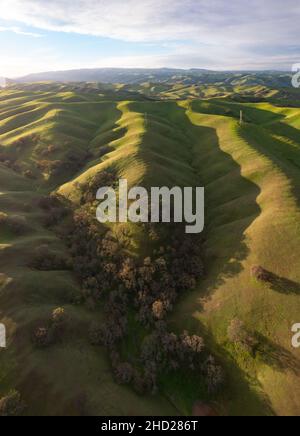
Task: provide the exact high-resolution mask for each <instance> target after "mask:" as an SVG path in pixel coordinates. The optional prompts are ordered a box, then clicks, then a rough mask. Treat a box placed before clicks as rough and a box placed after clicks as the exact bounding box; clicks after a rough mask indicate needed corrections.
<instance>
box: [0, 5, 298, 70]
mask: <svg viewBox="0 0 300 436" xmlns="http://www.w3.org/2000/svg"><path fill="white" fill-rule="evenodd" d="M0 19H2V20H4V21H5V20H6V22H7V23H8V24H10V23H11V22H13V23H17V24H18V25H20V26H22V25H26V26H30V27H31V28H34V29H43V30H52V31H59V32H69V33H77V34H86V35H95V36H102V37H109V38H115V39H119V40H123V41H133V42H147V43H148V42H150V43H159V44H161V46H162V47H164V52H165V53H166V54H165V55H152V56H126V57H124V56H122V55H121V54H120V56H118V57H106V58H105V59H104V60H101V61H99V66H101V65H102V64H104V65H105V66H113V65H115V66H149V67H150V66H151V67H153V66H170V67H176V66H177V67H180V66H181V67H207V68H216V69H218V68H223V69H225V68H226V69H229V68H239V69H250V68H253V69H254V68H256V69H258V68H289V65H291V64H292V63H294V62H295V59H296V60H297V61H299V58H300V42H299V41H300V27H299V22H300V2H299V0H285V2H284V5H283V3H282V0H264V1H261V0H248V1H247V2H244V1H241V0H231V1H228V0H51V1H46V0H0ZM11 30H12V27H11ZM12 31H15V33H21V32H22V34H27V35H30V34H31V36H34V32H32V33H31V32H27V31H26V32H25V31H22V30H21V27H14V30H12ZM178 41H180V43H178ZM297 58H298V59H297ZM75 63H76V62H75ZM78 63H79V62H78ZM46 65H47V68H46V69H52V70H53V69H55V68H56V67H55V66H54V64H53V65H52V64H51V65H50V63H49V61H48V62H46ZM55 65H56V64H55ZM73 66H74V65H69V67H70V68H71V67H73ZM96 66H98V65H97V61H93V63H92V64H90V65H87V64H84V65H79V67H96ZM61 69H62V68H61ZM32 70H33V69H32ZM35 71H37V70H36V69H35Z"/></svg>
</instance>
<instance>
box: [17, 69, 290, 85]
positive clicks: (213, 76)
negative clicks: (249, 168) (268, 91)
mask: <svg viewBox="0 0 300 436" xmlns="http://www.w3.org/2000/svg"><path fill="white" fill-rule="evenodd" d="M237 80H238V81H239V82H241V83H243V84H247V85H266V86H277V87H278V86H290V75H289V74H288V73H283V72H276V71H265V72H247V71H245V72H231V71H229V72H216V71H209V70H203V69H202V70H201V69H190V70H182V69H169V68H160V69H143V68H128V69H127V68H126V69H125V68H100V69H82V70H69V71H53V72H44V73H38V74H30V75H27V76H25V77H21V78H19V79H17V80H16V81H17V82H21V83H24V82H48V81H54V82H102V83H123V84H135V83H136V84H138V83H144V82H153V83H158V82H166V81H169V82H178V81H180V82H182V83H184V84H201V83H202V84H205V83H208V84H212V83H218V84H219V83H220V82H221V83H224V84H227V85H230V84H234V82H235V81H237Z"/></svg>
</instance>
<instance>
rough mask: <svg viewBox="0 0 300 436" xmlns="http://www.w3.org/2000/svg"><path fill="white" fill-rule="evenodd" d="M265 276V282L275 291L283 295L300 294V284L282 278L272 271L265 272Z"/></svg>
mask: <svg viewBox="0 0 300 436" xmlns="http://www.w3.org/2000/svg"><path fill="white" fill-rule="evenodd" d="M265 274H266V280H265V282H266V283H268V285H269V286H270V288H271V289H272V290H273V291H276V292H279V293H281V294H296V295H297V294H300V284H299V283H297V282H294V281H292V280H289V279H286V278H285V277H280V276H278V275H276V274H274V273H272V272H270V271H266V270H265Z"/></svg>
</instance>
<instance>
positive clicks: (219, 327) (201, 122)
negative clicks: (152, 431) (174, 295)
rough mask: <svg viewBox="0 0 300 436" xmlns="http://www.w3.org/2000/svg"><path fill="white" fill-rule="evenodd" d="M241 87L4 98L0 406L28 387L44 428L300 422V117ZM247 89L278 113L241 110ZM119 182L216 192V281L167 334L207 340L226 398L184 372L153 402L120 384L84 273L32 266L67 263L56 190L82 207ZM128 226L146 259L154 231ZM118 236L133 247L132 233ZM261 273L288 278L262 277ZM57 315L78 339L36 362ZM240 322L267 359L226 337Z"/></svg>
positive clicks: (202, 282) (57, 89)
mask: <svg viewBox="0 0 300 436" xmlns="http://www.w3.org/2000/svg"><path fill="white" fill-rule="evenodd" d="M228 86H230V91H229V88H222V87H221V88H220V87H217V88H216V89H212V88H207V87H206V88H205V87H203V89H200V88H199V87H194V86H190V85H188V86H185V85H184V84H182V85H181V86H179V85H174V84H171V85H162V84H158V85H157V84H153V86H152V84H149V85H147V84H146V85H139V86H137V87H132V86H128V87H123V86H117V85H115V86H111V85H107V86H106V85H105V86H103V88H102V89H101V90H100V89H99V88H98V87H97V88H96V89H91V85H89V86H88V85H86V86H83V85H82V84H81V85H78V84H77V85H60V84H57V85H54V84H44V85H41V84H38V85H37V84H33V85H24V86H12V87H11V88H8V89H6V90H3V91H1V92H0V144H1V146H0V191H1V192H0V322H4V323H5V325H6V326H7V327H8V333H9V347H8V348H7V349H6V350H1V351H0V380H1V383H0V397H1V396H2V395H5V394H6V393H7V392H8V391H9V390H10V389H11V388H16V389H17V390H18V391H20V393H21V395H22V398H23V399H24V401H25V402H26V404H27V405H28V408H27V409H26V412H25V413H27V414H37V415H43V414H50V415H56V414H57V415H61V414H71V415H78V414H102V415H105V414H107V415H114V414H115V415H117V414H121V415H135V414H145V415H160V414H164V415H168V414H170V415H177V414H187V415H189V414H191V413H192V408H193V405H194V404H195V402H196V401H199V400H202V401H207V402H212V403H213V404H214V407H215V408H216V409H217V410H218V413H220V414H224V415H254V414H255V415H270V414H277V415H291V414H293V415H299V414H300V409H299V401H298V398H299V394H300V384H299V368H300V357H299V352H298V350H294V349H292V347H291V345H290V344H291V333H290V330H291V326H292V325H293V324H294V323H296V322H299V319H297V315H298V314H299V313H300V298H299V292H300V291H299V288H300V266H299V260H298V259H299V255H300V253H299V250H300V248H299V247H300V244H299V242H300V241H299V238H300V231H299V230H300V228H299V227H300V211H299V192H300V190H299V188H300V172H299V166H300V157H299V156H300V154H299V148H300V135H299V126H300V109H299V108H297V107H282V106H280V105H277V102H275V103H276V105H275V104H274V102H273V103H272V96H273V93H272V90H270V89H268V90H267V91H266V90H265V89H264V88H263V87H262V88H259V89H258V88H255V91H253V89H252V88H251V84H249V83H245V84H240V83H238V84H232V83H230V84H229V85H228ZM236 86H239V87H243V86H244V88H243V91H242V94H243V95H244V97H245V98H246V94H247V93H250V94H251V93H252V96H253V92H254V94H255V96H256V97H258V96H260V98H261V99H263V100H264V99H265V97H266V96H267V97H268V98H271V100H270V101H269V102H267V101H262V102H260V103H253V102H252V103H249V102H247V101H245V102H238V101H236V98H235V92H236V88H235V91H234V92H233V87H236ZM255 86H257V85H255ZM175 88H176V89H175ZM247 90H248V91H247ZM239 93H241V90H239ZM149 97H151V98H153V99H154V98H155V99H156V101H155V100H153V101H152V100H149ZM221 97H222V98H221ZM224 97H225V98H224ZM229 97H230V98H229ZM277 97H278V98H279V94H278V92H277ZM297 98H298V97H297ZM177 100H178V101H177ZM295 101H296V100H295ZM295 101H294V105H295V106H297V104H296V103H295ZM241 110H242V111H243V118H244V123H243V124H242V125H240V124H239V117H240V111H241ZM106 173H113V174H114V175H115V177H117V178H121V177H122V178H127V179H128V181H129V184H130V185H131V186H133V185H141V186H145V187H151V186H174V185H176V186H177V185H179V186H205V189H206V230H205V234H204V239H205V241H204V249H205V250H204V253H205V254H204V263H205V270H206V273H205V277H204V279H203V278H201V279H200V278H199V280H198V283H197V286H196V289H194V290H191V291H189V292H185V293H183V294H182V295H181V296H180V299H179V301H177V303H176V304H175V307H174V312H173V314H171V315H169V316H168V323H169V325H170V326H171V328H172V329H173V330H174V331H175V332H178V333H180V332H181V331H183V330H185V329H187V330H189V331H190V332H191V333H195V334H199V335H201V336H203V337H204V338H205V341H206V343H207V347H209V348H210V349H211V350H212V352H213V353H214V355H216V356H217V357H218V359H219V360H220V361H221V362H222V366H223V367H224V368H225V372H226V382H225V385H224V387H223V388H222V390H221V392H218V393H217V394H216V395H212V396H211V395H208V394H207V392H206V391H205V389H204V387H203V383H202V380H201V377H200V376H197V374H194V373H193V374H190V373H186V372H183V373H181V374H180V376H179V375H178V373H177V374H176V375H172V374H171V375H167V376H162V380H160V382H161V383H160V389H159V391H158V392H156V393H155V395H144V396H140V395H138V394H136V393H135V392H134V391H133V389H131V388H130V387H127V386H122V385H119V384H117V383H116V382H115V381H114V378H113V374H112V371H111V366H110V362H109V359H108V352H107V350H105V349H104V348H103V347H94V346H92V345H90V343H89V340H88V330H89V326H90V324H91V322H93V321H99V320H101V319H103V318H104V317H105V310H104V304H101V303H100V304H99V305H97V306H96V307H94V308H91V307H89V306H88V305H87V304H85V302H84V301H82V299H81V297H80V296H81V293H82V290H81V289H80V287H81V283H80V282H79V280H78V277H77V276H76V274H75V273H74V270H73V269H72V268H67V266H66V267H62V268H58V269H56V270H47V271H41V270H38V269H36V268H32V265H30V263H29V260H30V259H31V258H32V255H33V254H34V253H35V252H36V250H37V249H39V248H40V247H41V246H44V245H47V246H48V249H49V250H51V252H52V253H55V254H56V255H57V256H59V257H60V258H61V257H64V258H69V256H70V252H69V250H68V248H67V246H66V243H65V241H64V240H63V239H61V238H60V237H59V236H58V232H57V229H55V228H52V227H50V228H49V227H47V226H45V224H44V223H45V219H47V215H48V212H47V210H45V209H43V208H41V207H40V202H41V198H43V197H44V196H45V195H48V194H50V193H51V192H57V193H59V194H60V195H61V196H62V197H63V198H65V199H66V200H67V201H68V202H69V203H70V205H71V206H72V207H73V208H79V207H80V206H82V204H83V202H84V198H83V196H82V186H86V185H88V184H89V183H91V181H92V180H93V179H94V177H95V176H97V175H99V174H106ZM1 213H2V218H1ZM127 227H128V228H127V230H126V231H128V232H129V239H130V245H129V246H128V247H127V249H128V252H130V253H132V254H133V255H134V256H135V257H137V258H139V259H143V258H144V257H145V256H146V255H147V250H148V247H147V231H146V230H145V229H143V228H141V227H140V226H132V225H129V224H128V226H127ZM111 231H112V233H113V234H114V235H115V237H118V235H120V228H119V226H112V228H111ZM122 231H123V230H122ZM254 265H260V266H262V267H263V268H265V269H267V270H268V271H270V272H272V273H273V274H274V275H275V276H276V277H277V279H278V280H276V281H275V283H273V284H267V283H262V282H259V281H257V280H255V279H254V278H253V277H252V276H251V269H252V267H253V266H254ZM111 291H113V289H112V290H111ZM57 307H64V308H65V310H66V312H67V313H68V316H69V318H70V327H69V328H68V330H67V332H66V334H65V335H64V336H63V338H62V339H61V340H60V341H58V342H57V343H55V344H53V345H51V346H50V347H47V348H45V349H38V348H36V347H35V346H34V345H33V343H32V340H31V334H32V329H33V328H34V326H37V325H40V324H41V323H43V322H44V320H45V319H47V318H48V317H49V316H51V312H52V311H53V309H55V308H57ZM129 318H130V316H129ZM235 318H239V319H240V320H242V321H243V322H244V323H245V325H246V326H247V329H248V330H249V331H251V332H253V334H255V336H256V337H257V338H258V344H257V345H256V348H255V352H254V353H250V352H248V351H245V349H244V348H242V347H240V346H238V345H235V344H233V343H232V342H230V340H229V339H228V335H227V329H228V326H229V325H230V322H231V321H232V320H233V319H235ZM129 324H130V325H129V329H130V330H129V332H130V334H129V338H131V340H130V339H129V342H126V341H125V342H124V344H123V347H124V350H123V351H124V353H125V354H130V353H133V354H134V351H132V347H136V346H137V344H138V345H139V341H140V339H137V342H136V339H135V338H136V336H138V337H139V338H143V337H144V333H143V329H141V327H140V326H138V327H137V324H136V323H135V322H134V321H132V322H130V323H129ZM137 329H138V333H137V332H136V330H137ZM133 338H134V340H133ZM33 385H34V386H35V389H34V391H33V389H32V386H33Z"/></svg>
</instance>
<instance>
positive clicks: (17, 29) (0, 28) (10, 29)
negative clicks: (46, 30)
mask: <svg viewBox="0 0 300 436" xmlns="http://www.w3.org/2000/svg"><path fill="white" fill-rule="evenodd" d="M0 32H13V33H16V34H17V35H23V36H31V37H32V38H42V37H43V35H41V34H40V33H33V32H26V31H25V30H22V29H20V27H15V26H10V27H3V26H0Z"/></svg>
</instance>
